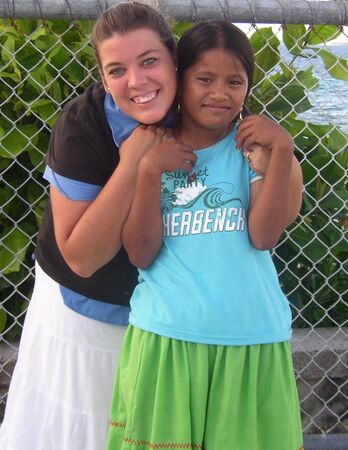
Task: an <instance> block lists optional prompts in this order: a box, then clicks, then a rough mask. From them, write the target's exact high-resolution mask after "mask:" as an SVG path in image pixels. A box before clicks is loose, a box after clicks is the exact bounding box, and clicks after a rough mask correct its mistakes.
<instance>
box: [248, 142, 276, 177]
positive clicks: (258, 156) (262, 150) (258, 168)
mask: <svg viewBox="0 0 348 450" xmlns="http://www.w3.org/2000/svg"><path fill="white" fill-rule="evenodd" d="M243 155H244V157H245V158H246V159H247V160H248V163H249V166H250V167H251V169H252V170H253V171H254V172H256V173H257V174H258V175H261V176H262V177H265V175H266V172H267V168H268V163H269V159H270V156H271V150H269V149H268V148H267V147H262V146H261V145H252V146H251V147H250V148H247V149H244V150H243Z"/></svg>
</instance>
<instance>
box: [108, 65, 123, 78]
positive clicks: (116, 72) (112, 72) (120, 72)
mask: <svg viewBox="0 0 348 450" xmlns="http://www.w3.org/2000/svg"><path fill="white" fill-rule="evenodd" d="M124 72H125V69H123V68H122V67H116V68H115V69H111V70H110V72H109V75H111V76H114V77H121V76H122V75H123V74H124Z"/></svg>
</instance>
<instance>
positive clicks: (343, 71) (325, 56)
mask: <svg viewBox="0 0 348 450" xmlns="http://www.w3.org/2000/svg"><path fill="white" fill-rule="evenodd" d="M318 54H319V55H320V56H321V58H322V60H323V61H324V65H325V68H326V70H327V71H328V72H329V74H330V75H332V76H333V77H334V78H337V79H338V80H345V81H347V80H348V60H347V59H344V58H339V57H338V56H336V55H334V54H333V53H331V52H329V51H327V50H318Z"/></svg>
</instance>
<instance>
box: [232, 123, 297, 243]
mask: <svg viewBox="0 0 348 450" xmlns="http://www.w3.org/2000/svg"><path fill="white" fill-rule="evenodd" d="M253 145H261V146H263V147H266V148H268V150H269V151H270V158H269V162H268V167H267V172H266V175H265V178H264V180H262V181H257V182H255V183H253V184H252V186H251V198H250V205H249V219H248V226H249V236H250V240H251V242H252V243H253V245H254V246H255V247H256V248H258V249H261V250H265V249H270V248H272V247H274V246H275V245H276V244H277V242H278V241H279V238H280V236H281V234H282V233H283V231H284V229H285V228H286V227H287V226H288V225H289V224H290V223H291V222H293V220H295V218H296V216H297V214H298V212H299V210H300V207H301V201H302V173H301V168H300V165H299V163H298V161H297V160H296V158H295V157H294V155H293V141H292V138H291V136H290V135H289V134H288V133H287V131H286V130H285V129H284V128H282V127H281V126H280V125H278V124H277V123H276V122H273V121H272V120H271V119H269V118H267V117H265V116H262V115H259V116H255V115H252V116H248V117H247V118H246V119H244V121H243V122H242V123H241V124H240V126H239V129H238V132H237V146H238V147H244V148H249V147H252V146H253Z"/></svg>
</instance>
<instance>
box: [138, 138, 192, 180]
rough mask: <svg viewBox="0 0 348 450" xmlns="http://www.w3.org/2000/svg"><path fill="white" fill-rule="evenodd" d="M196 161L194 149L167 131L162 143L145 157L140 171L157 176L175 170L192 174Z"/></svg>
mask: <svg viewBox="0 0 348 450" xmlns="http://www.w3.org/2000/svg"><path fill="white" fill-rule="evenodd" d="M196 160H197V156H196V155H195V154H194V153H193V148H192V147H191V146H189V145H186V144H184V143H183V142H182V141H180V140H178V139H176V138H174V137H173V136H172V134H171V133H170V131H167V132H166V133H165V134H164V135H163V136H162V140H161V143H160V144H158V145H155V146H154V147H153V148H152V149H151V150H149V151H148V152H147V153H146V154H145V155H144V157H143V159H142V161H141V162H140V166H139V170H140V171H143V170H145V171H146V172H148V173H149V174H153V175H155V176H160V175H161V174H162V173H163V172H169V171H170V172H171V171H174V170H184V171H186V172H191V171H192V167H193V166H194V165H195V163H196Z"/></svg>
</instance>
